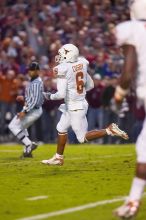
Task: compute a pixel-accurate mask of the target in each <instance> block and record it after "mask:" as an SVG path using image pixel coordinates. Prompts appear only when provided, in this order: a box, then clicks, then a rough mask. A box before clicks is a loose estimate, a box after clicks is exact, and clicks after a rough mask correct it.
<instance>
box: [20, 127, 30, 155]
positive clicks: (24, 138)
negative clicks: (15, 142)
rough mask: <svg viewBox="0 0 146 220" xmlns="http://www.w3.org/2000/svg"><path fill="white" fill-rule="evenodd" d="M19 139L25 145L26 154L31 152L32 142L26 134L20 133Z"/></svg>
mask: <svg viewBox="0 0 146 220" xmlns="http://www.w3.org/2000/svg"><path fill="white" fill-rule="evenodd" d="M17 138H18V139H19V140H20V141H21V142H22V143H23V144H24V145H25V147H24V153H25V152H26V151H27V152H28V153H29V152H30V151H31V145H32V142H31V140H30V139H29V138H28V137H27V136H26V132H24V131H20V132H19V133H18V134H17Z"/></svg>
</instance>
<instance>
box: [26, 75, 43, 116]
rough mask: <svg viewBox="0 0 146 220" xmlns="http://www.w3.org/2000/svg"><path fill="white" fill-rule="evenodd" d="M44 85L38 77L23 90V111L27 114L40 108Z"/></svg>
mask: <svg viewBox="0 0 146 220" xmlns="http://www.w3.org/2000/svg"><path fill="white" fill-rule="evenodd" d="M43 91H44V85H43V81H42V79H41V78H40V77H37V78H36V79H34V80H33V81H31V82H30V83H29V84H28V86H27V87H26V90H25V106H24V107H23V111H26V112H29V111H30V110H33V109H37V108H40V107H41V106H42V104H43V102H44V96H43Z"/></svg>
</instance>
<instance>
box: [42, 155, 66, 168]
mask: <svg viewBox="0 0 146 220" xmlns="http://www.w3.org/2000/svg"><path fill="white" fill-rule="evenodd" d="M41 163H43V164H47V165H58V166H62V165H63V164H64V160H63V158H59V157H56V155H54V156H53V157H52V158H51V159H49V160H42V161H41Z"/></svg>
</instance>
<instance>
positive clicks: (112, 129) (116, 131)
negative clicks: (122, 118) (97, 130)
mask: <svg viewBox="0 0 146 220" xmlns="http://www.w3.org/2000/svg"><path fill="white" fill-rule="evenodd" d="M106 132H107V134H108V135H111V136H119V137H121V138H123V139H125V140H128V139H129V137H128V135H127V133H126V132H125V131H122V130H121V129H120V128H119V127H118V125H116V124H114V123H112V124H110V125H109V126H108V127H107V129H106Z"/></svg>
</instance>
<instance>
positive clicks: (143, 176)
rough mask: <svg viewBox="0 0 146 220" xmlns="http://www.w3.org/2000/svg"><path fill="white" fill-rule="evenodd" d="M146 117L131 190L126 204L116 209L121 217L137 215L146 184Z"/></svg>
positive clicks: (139, 139)
mask: <svg viewBox="0 0 146 220" xmlns="http://www.w3.org/2000/svg"><path fill="white" fill-rule="evenodd" d="M145 143H146V119H145V121H144V125H143V129H142V131H141V134H140V135H139V137H138V140H137V142H136V150H137V164H136V173H135V177H134V179H133V182H132V185H131V190H130V193H129V196H128V198H127V200H126V201H125V203H124V205H122V206H120V207H119V208H118V209H116V210H115V212H114V213H115V214H116V215H117V216H118V217H121V218H129V217H133V216H135V215H136V213H137V211H138V209H139V205H140V200H141V198H142V195H143V191H144V189H145V186H146V147H145Z"/></svg>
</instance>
